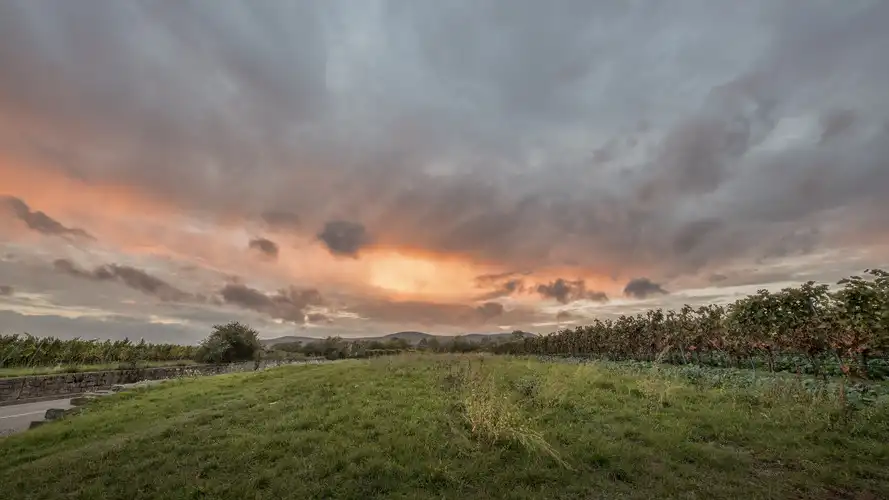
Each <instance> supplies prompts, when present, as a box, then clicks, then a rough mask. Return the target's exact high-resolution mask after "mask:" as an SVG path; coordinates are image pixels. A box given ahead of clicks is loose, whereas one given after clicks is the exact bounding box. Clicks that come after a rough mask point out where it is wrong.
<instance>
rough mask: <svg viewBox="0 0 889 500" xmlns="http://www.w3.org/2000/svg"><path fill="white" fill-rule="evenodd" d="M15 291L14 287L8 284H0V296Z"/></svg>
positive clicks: (6, 295) (5, 295)
mask: <svg viewBox="0 0 889 500" xmlns="http://www.w3.org/2000/svg"><path fill="white" fill-rule="evenodd" d="M14 293H15V288H13V287H11V286H9V285H0V297H10V296H12V294H14Z"/></svg>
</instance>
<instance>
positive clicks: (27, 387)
mask: <svg viewBox="0 0 889 500" xmlns="http://www.w3.org/2000/svg"><path fill="white" fill-rule="evenodd" d="M317 362H320V361H318V360H312V361H308V362H306V361H300V362H284V361H266V362H262V363H260V365H259V367H258V368H259V369H264V368H271V367H274V366H279V365H284V364H301V363H317ZM254 369H257V366H256V364H255V363H254V362H252V361H250V362H246V363H232V364H226V365H190V366H164V367H155V368H136V369H132V370H113V371H102V372H83V373H66V374H57V375H37V376H31V377H16V378H5V379H0V404H2V403H12V402H15V401H18V400H28V399H36V398H45V397H49V396H61V397H64V396H73V395H77V394H83V393H86V392H92V391H98V390H105V389H110V388H111V387H112V386H114V385H118V384H132V383H134V382H140V381H142V380H164V379H172V378H179V377H200V376H206V375H219V374H223V373H234V372H242V371H252V370H254Z"/></svg>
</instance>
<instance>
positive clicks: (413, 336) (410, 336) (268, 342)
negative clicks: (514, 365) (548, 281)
mask: <svg viewBox="0 0 889 500" xmlns="http://www.w3.org/2000/svg"><path fill="white" fill-rule="evenodd" d="M528 335H533V334H528ZM460 337H461V338H462V339H464V340H467V341H469V342H481V341H482V340H484V339H486V338H487V339H490V340H493V341H503V340H509V339H511V338H512V332H497V333H467V334H465V335H461V336H460ZM433 338H434V339H437V340H438V341H439V342H452V341H453V340H454V338H455V336H453V335H433V334H431V333H425V332H412V331H408V332H396V333H390V334H388V335H383V336H379V337H358V338H344V339H343V340H365V341H370V340H395V339H403V340H406V341H408V342H410V343H411V344H415V345H416V344H419V343H420V341H421V340H423V339H427V340H429V339H433ZM319 340H324V339H323V338H313V337H297V336H292V335H288V336H286V337H277V338H273V339H262V340H260V343H262V345H264V346H266V347H271V346H273V345H276V344H287V343H292V342H302V343H303V344H308V343H309V342H317V341H319Z"/></svg>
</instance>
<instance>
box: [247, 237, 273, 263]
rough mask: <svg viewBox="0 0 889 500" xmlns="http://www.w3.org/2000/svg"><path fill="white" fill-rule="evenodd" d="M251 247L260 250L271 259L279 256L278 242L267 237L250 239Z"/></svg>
mask: <svg viewBox="0 0 889 500" xmlns="http://www.w3.org/2000/svg"><path fill="white" fill-rule="evenodd" d="M248 246H249V248H250V249H251V250H256V251H257V252H260V253H261V254H262V255H263V256H265V257H267V258H270V259H277V258H278V250H279V249H278V244H277V243H275V242H274V241H272V240H270V239H267V238H255V239H252V240H250V243H249V245H248Z"/></svg>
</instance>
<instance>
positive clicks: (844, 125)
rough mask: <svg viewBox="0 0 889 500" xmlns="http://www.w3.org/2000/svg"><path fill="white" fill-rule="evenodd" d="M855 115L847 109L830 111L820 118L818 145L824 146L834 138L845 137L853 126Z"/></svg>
mask: <svg viewBox="0 0 889 500" xmlns="http://www.w3.org/2000/svg"><path fill="white" fill-rule="evenodd" d="M856 118H857V115H856V113H855V111H852V110H849V109H835V110H830V111H828V112H827V113H825V114H824V115H822V116H821V127H822V130H821V140H820V141H819V144H824V143H825V142H827V141H828V140H831V139H833V138H835V137H839V136H842V135H845V134H847V133H849V132H850V129H851V128H852V126H853V125H854V124H855V120H856Z"/></svg>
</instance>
